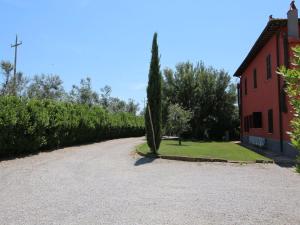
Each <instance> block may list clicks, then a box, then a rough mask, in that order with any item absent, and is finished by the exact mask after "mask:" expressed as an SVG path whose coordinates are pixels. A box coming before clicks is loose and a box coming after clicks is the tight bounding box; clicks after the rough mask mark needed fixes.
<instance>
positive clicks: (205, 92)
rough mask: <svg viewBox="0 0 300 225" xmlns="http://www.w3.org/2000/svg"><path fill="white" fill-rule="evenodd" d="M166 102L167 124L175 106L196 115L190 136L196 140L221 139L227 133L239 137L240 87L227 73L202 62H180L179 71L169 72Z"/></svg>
mask: <svg viewBox="0 0 300 225" xmlns="http://www.w3.org/2000/svg"><path fill="white" fill-rule="evenodd" d="M162 102H163V124H167V123H166V122H167V120H168V108H169V105H171V104H179V105H181V107H183V108H184V109H185V110H189V111H191V112H192V114H193V116H192V119H191V121H190V125H191V132H190V134H189V136H191V137H193V138H197V139H216V140H220V139H222V138H223V136H224V135H225V133H226V131H229V132H230V133H231V137H232V138H235V137H238V134H237V133H238V127H239V115H238V109H237V106H236V88H235V85H234V84H232V83H231V78H230V76H229V75H228V74H227V73H226V72H224V71H223V70H216V69H213V68H211V67H209V68H207V67H206V66H205V65H204V64H203V63H202V62H200V63H198V64H197V65H196V66H194V65H193V64H192V63H189V62H187V63H180V64H178V65H177V66H176V70H175V71H173V70H171V69H165V70H164V80H163V99H162Z"/></svg>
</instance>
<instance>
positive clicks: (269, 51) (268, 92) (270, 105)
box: [234, 2, 300, 157]
mask: <svg viewBox="0 0 300 225" xmlns="http://www.w3.org/2000/svg"><path fill="white" fill-rule="evenodd" d="M299 22H300V21H299V19H298V10H297V9H296V7H295V6H294V3H293V2H292V4H291V8H290V10H289V11H288V18H287V19H274V18H272V16H270V19H269V22H268V24H267V26H266V27H265V29H264V30H263V32H262V34H261V35H260V36H259V38H258V39H257V41H256V43H255V44H254V46H253V47H252V49H251V50H250V52H249V53H248V55H247V57H246V58H245V60H244V61H243V62H242V64H241V65H240V67H239V68H238V69H237V71H236V72H235V74H234V76H236V77H239V78H240V83H239V84H238V99H239V109H240V118H241V141H242V142H244V143H246V144H251V145H255V146H258V147H261V148H267V149H269V150H272V151H274V152H277V153H280V154H284V155H288V156H291V157H295V156H296V155H297V154H298V151H297V150H296V149H294V148H293V147H292V146H291V144H290V137H289V134H288V133H289V131H290V130H291V127H290V121H291V119H292V118H293V116H294V114H293V112H292V107H291V105H290V104H289V99H288V97H287V96H286V94H285V91H284V87H285V81H284V79H283V78H282V77H281V76H280V75H278V74H277V70H278V68H279V67H280V66H286V67H291V65H292V64H291V62H292V56H293V52H292V48H293V47H294V46H296V45H298V44H300V40H299V24H300V23H299Z"/></svg>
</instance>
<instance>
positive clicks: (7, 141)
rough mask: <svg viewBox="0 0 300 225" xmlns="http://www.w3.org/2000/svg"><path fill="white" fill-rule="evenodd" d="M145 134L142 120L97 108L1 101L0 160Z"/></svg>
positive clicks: (22, 100) (10, 100)
mask: <svg viewBox="0 0 300 225" xmlns="http://www.w3.org/2000/svg"><path fill="white" fill-rule="evenodd" d="M144 134H145V128H144V119H143V118H142V117H138V116H134V115H131V114H128V113H116V114H111V113H108V112H107V111H106V110H104V109H103V108H101V107H99V106H92V107H89V106H87V105H80V104H73V103H65V102H57V101H51V100H42V101H41V100H25V99H21V98H18V97H7V96H5V97H0V156H1V157H2V156H11V155H19V154H27V153H35V152H38V151H41V150H43V149H53V148H58V147H64V146H71V145H77V144H83V143H90V142H96V141H101V140H107V139H114V138H124V137H136V136H142V135H144Z"/></svg>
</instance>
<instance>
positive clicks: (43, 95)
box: [27, 74, 65, 100]
mask: <svg viewBox="0 0 300 225" xmlns="http://www.w3.org/2000/svg"><path fill="white" fill-rule="evenodd" d="M27 96H28V97H29V98H36V99H52V100H62V99H63V97H64V96H65V90H64V87H63V81H62V80H61V79H60V77H59V76H58V75H45V74H42V75H40V76H38V75H36V76H34V78H33V79H32V81H31V83H30V85H29V87H28V90H27Z"/></svg>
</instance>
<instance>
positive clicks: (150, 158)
mask: <svg viewBox="0 0 300 225" xmlns="http://www.w3.org/2000/svg"><path fill="white" fill-rule="evenodd" d="M157 158H158V156H157V155H155V154H152V153H148V154H146V155H145V156H143V157H142V158H140V159H138V160H137V161H136V162H135V163H134V165H135V166H142V165H146V164H149V163H152V162H154V161H155V160H156V159H157Z"/></svg>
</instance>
